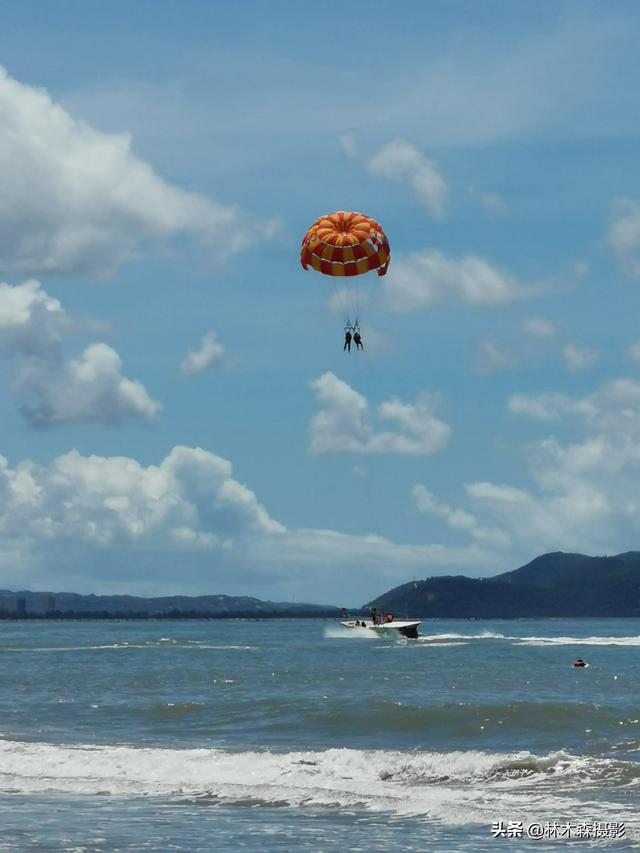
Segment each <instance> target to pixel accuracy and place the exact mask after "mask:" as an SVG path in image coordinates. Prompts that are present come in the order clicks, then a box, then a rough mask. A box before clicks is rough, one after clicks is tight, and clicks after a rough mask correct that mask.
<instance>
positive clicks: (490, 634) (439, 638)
mask: <svg viewBox="0 0 640 853" xmlns="http://www.w3.org/2000/svg"><path fill="white" fill-rule="evenodd" d="M420 639H421V640H424V641H429V642H431V643H445V642H447V641H448V640H465V641H467V640H514V639H517V638H516V637H507V636H505V635H504V634H496V633H495V632H494V631H481V632H480V633H479V634H424V635H423V636H422V637H421V638H420Z"/></svg>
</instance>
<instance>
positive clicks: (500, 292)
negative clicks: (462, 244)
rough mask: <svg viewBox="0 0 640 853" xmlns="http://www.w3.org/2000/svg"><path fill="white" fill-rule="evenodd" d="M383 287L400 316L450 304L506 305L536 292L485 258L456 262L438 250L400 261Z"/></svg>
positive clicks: (394, 266)
mask: <svg viewBox="0 0 640 853" xmlns="http://www.w3.org/2000/svg"><path fill="white" fill-rule="evenodd" d="M383 287H384V293H385V299H386V302H387V304H388V305H389V308H390V309H391V310H393V311H396V312H398V313H406V312H410V311H420V310H428V309H430V308H432V307H433V306H434V305H437V304H439V303H446V302H454V303H460V304H462V305H483V306H488V305H503V304H505V303H508V302H513V301H515V300H517V299H526V298H527V297H530V296H533V295H535V292H536V289H535V288H534V287H532V286H529V285H525V284H523V283H521V282H519V281H518V280H517V279H516V278H514V277H513V276H511V275H509V274H508V273H506V272H503V271H502V270H499V269H497V268H496V267H494V266H493V265H492V264H490V263H489V262H488V261H486V260H484V258H478V257H475V256H473V255H471V256H468V257H465V258H460V259H453V258H448V257H447V256H446V255H444V254H443V253H442V252H439V251H436V250H426V251H423V252H414V253H413V254H410V255H409V256H408V257H405V258H397V259H396V260H395V261H394V263H393V264H392V265H391V266H390V267H389V272H388V273H387V275H386V276H385V278H384V280H383Z"/></svg>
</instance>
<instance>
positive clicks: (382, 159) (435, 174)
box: [369, 138, 448, 218]
mask: <svg viewBox="0 0 640 853" xmlns="http://www.w3.org/2000/svg"><path fill="white" fill-rule="evenodd" d="M369 171H370V172H371V173H372V174H374V175H381V176H382V177H384V178H389V179H391V180H394V181H402V182H404V183H407V184H408V185H409V186H410V187H411V188H412V189H413V191H414V192H415V194H416V195H417V196H418V199H419V200H420V201H421V202H422V203H423V204H424V205H425V206H426V207H427V208H428V210H429V211H430V212H431V214H432V215H433V216H435V217H437V218H441V217H442V216H443V215H444V212H445V209H446V204H447V195H448V191H447V185H446V183H445V181H444V178H443V177H442V175H441V174H440V172H439V171H438V167H437V166H436V164H435V163H434V162H433V161H432V160H429V159H428V158H427V157H425V156H424V154H423V153H422V152H421V151H420V150H419V149H418V148H416V147H415V145H412V144H411V143H410V142H407V141H406V139H401V138H399V139H394V140H392V141H391V142H388V143H387V144H386V145H384V146H383V147H382V148H381V149H380V150H379V151H378V152H377V153H376V154H375V155H374V156H373V157H372V158H371V160H370V161H369Z"/></svg>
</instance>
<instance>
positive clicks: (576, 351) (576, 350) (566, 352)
mask: <svg viewBox="0 0 640 853" xmlns="http://www.w3.org/2000/svg"><path fill="white" fill-rule="evenodd" d="M599 355H600V353H598V352H597V351H596V350H593V349H589V347H585V346H580V345H579V344H566V346H564V347H563V348H562V357H563V358H564V363H565V364H566V365H567V368H568V370H571V371H572V372H573V373H576V372H577V371H579V370H588V369H589V368H590V367H593V365H594V364H595V363H596V361H597V360H598V358H599Z"/></svg>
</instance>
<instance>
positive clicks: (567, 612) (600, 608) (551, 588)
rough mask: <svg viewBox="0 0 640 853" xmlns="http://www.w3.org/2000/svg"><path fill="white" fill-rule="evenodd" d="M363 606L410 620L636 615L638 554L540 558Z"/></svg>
mask: <svg viewBox="0 0 640 853" xmlns="http://www.w3.org/2000/svg"><path fill="white" fill-rule="evenodd" d="M365 606H366V607H367V608H368V607H377V608H378V609H380V610H384V611H391V612H392V613H396V614H403V615H406V616H408V617H411V618H415V617H429V616H435V617H450V618H454V617H460V618H484V619H490V618H517V617H542V616H640V552H638V551H629V552H627V553H625V554H618V555H616V556H612V557H608V556H605V557H588V556H585V555H583V554H564V553H562V552H554V553H551V554H543V555H542V556H540V557H536V559H535V560H532V561H531V562H530V563H527V564H526V565H525V566H521V567H520V568H519V569H515V570H514V571H510V572H504V573H503V574H500V575H495V576H494V577H490V578H468V577H464V576H463V575H457V576H444V577H432V578H428V579H426V580H423V581H412V582H410V583H406V584H403V585H402V586H398V587H395V589H392V590H389V592H386V593H384V594H383V595H381V596H379V597H378V598H376V599H375V600H373V601H370V602H369V603H368V604H367V605H365Z"/></svg>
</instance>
